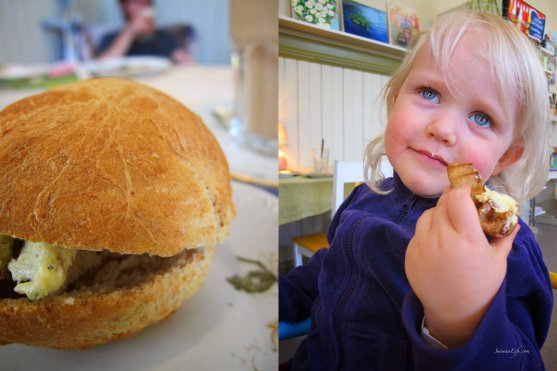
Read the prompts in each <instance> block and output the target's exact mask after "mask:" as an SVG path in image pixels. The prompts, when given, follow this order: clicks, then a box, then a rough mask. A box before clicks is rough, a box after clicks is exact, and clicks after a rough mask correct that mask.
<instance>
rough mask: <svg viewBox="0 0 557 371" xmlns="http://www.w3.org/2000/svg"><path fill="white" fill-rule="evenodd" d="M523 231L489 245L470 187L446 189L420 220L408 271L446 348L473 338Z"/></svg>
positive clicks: (433, 332)
mask: <svg viewBox="0 0 557 371" xmlns="http://www.w3.org/2000/svg"><path fill="white" fill-rule="evenodd" d="M519 228H520V227H519V226H517V227H516V228H515V229H514V231H513V233H511V234H510V235H508V236H506V237H504V238H498V239H494V240H493V241H492V243H491V244H490V243H489V242H488V241H487V238H486V237H485V235H484V232H483V231H482V228H481V226H480V222H479V218H478V213H477V211H476V208H475V206H474V202H473V201H472V199H471V198H470V188H468V187H459V188H457V189H450V190H447V191H446V192H445V193H444V194H443V195H442V196H441V198H440V199H439V202H438V203H437V206H436V207H434V208H433V209H430V210H427V211H426V212H425V213H424V214H423V215H422V216H421V217H420V219H419V220H418V223H417V225H416V234H415V236H414V238H412V240H411V241H410V243H409V245H408V249H407V251H406V261H405V269H406V275H407V277H408V281H409V282H410V285H411V286H412V289H413V290H414V292H415V293H416V295H417V296H418V298H419V299H420V301H421V302H422V305H423V306H424V313H425V318H426V324H427V327H428V329H429V331H430V333H431V335H432V336H433V337H435V338H436V339H437V340H439V341H441V342H442V343H444V344H445V345H446V346H448V347H451V346H456V345H461V344H464V343H465V342H466V341H468V340H469V339H470V338H471V337H472V335H473V334H474V331H475V329H476V327H477V325H478V323H479V322H480V320H481V319H482V317H483V315H484V313H485V312H486V310H487V308H488V307H489V305H490V303H491V301H492V299H493V297H494V296H495V294H496V293H497V291H498V290H499V288H500V287H501V284H502V282H503V279H504V278H505V274H506V271H507V256H508V255H509V252H510V250H511V248H512V242H513V240H514V237H515V236H516V233H517V232H518V230H519Z"/></svg>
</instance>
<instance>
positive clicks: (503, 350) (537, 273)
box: [279, 11, 553, 371]
mask: <svg viewBox="0 0 557 371" xmlns="http://www.w3.org/2000/svg"><path fill="white" fill-rule="evenodd" d="M386 100H387V108H388V122H387V127H386V131H385V134H384V136H382V137H381V138H378V139H376V140H374V141H373V142H371V143H370V145H369V146H368V149H367V153H366V159H367V165H366V175H369V174H371V175H372V176H371V179H368V184H367V185H361V186H359V187H357V188H356V189H355V190H354V191H353V192H352V194H351V195H350V196H349V197H348V199H347V200H346V201H345V202H344V203H343V205H342V206H341V208H340V209H339V210H338V212H337V213H336V215H335V216H334V218H333V221H332V223H331V226H330V228H329V232H328V239H329V241H330V248H329V249H327V250H325V249H323V250H320V251H319V252H318V253H317V254H315V255H314V256H313V257H312V258H311V259H310V261H309V263H308V264H307V265H305V266H302V267H299V268H296V269H294V270H293V271H291V272H290V273H289V274H288V275H287V276H280V279H279V285H280V286H279V288H280V291H279V295H280V296H279V303H280V305H279V308H280V309H279V311H280V314H279V316H280V320H281V321H286V322H297V321H300V320H303V319H305V318H307V317H309V316H311V319H312V326H311V330H310V332H309V334H308V337H307V338H306V339H305V340H304V341H303V342H302V344H301V345H300V347H299V348H298V350H297V353H296V355H295V356H294V358H293V359H292V360H291V361H290V363H289V368H290V369H291V370H412V369H415V370H456V369H459V370H484V369H485V370H492V371H494V370H539V369H543V368H544V366H543V362H542V359H541V356H540V352H539V350H540V348H541V346H542V345H543V342H544V340H545V338H546V335H547V332H548V328H549V323H550V317H551V310H552V305H553V293H552V289H551V285H550V281H549V276H548V271H547V268H546V267H545V265H544V262H543V258H542V254H541V251H540V248H539V246H538V244H537V242H536V240H535V238H534V235H533V234H532V231H531V230H530V229H529V227H528V225H526V224H525V223H524V222H523V221H522V220H520V221H519V225H517V227H516V228H515V229H514V231H513V233H512V234H510V235H509V236H507V237H504V238H494V239H491V238H486V236H485V234H484V233H483V231H482V229H481V226H480V224H479V218H478V215H477V211H476V208H475V206H474V204H473V201H472V199H471V197H470V189H469V188H467V187H460V188H457V189H450V188H449V180H448V177H447V174H446V166H447V164H449V163H453V162H461V163H468V162H470V163H472V165H473V166H474V167H475V168H476V169H477V170H478V171H479V173H480V174H481V176H482V177H483V179H489V184H490V186H491V187H492V188H493V187H495V188H497V189H498V190H500V191H503V192H506V193H509V194H510V195H511V196H513V197H514V198H515V199H516V200H517V202H518V204H519V205H522V204H524V203H525V202H526V200H527V199H528V198H530V197H533V196H534V195H535V194H537V193H538V192H539V191H540V190H541V188H542V187H543V185H544V184H545V181H546V179H547V171H548V170H547V154H546V148H547V147H546V137H547V128H548V99H547V85H546V80H545V76H544V72H543V68H542V66H541V63H540V59H539V57H538V55H537V52H536V50H535V48H534V47H533V45H532V44H531V42H530V41H529V40H528V39H527V38H526V37H525V36H524V35H522V34H521V33H520V32H519V31H517V30H516V29H515V28H513V27H512V26H511V25H510V24H508V23H507V22H506V21H505V20H503V19H502V18H501V17H497V16H492V15H488V14H482V13H474V12H471V11H458V12H452V13H448V14H445V15H442V16H440V17H438V18H437V19H436V21H435V22H434V24H433V25H432V27H431V29H430V30H429V31H428V32H426V33H424V34H422V35H421V37H420V38H419V39H418V40H417V42H416V44H415V45H414V47H413V48H412V50H411V51H410V53H409V54H408V55H407V56H406V58H405V60H404V61H403V63H402V65H401V67H400V68H399V70H398V71H397V72H396V73H395V74H394V75H393V77H392V78H391V79H390V81H389V83H388V85H387V87H386ZM385 152H386V154H387V157H388V158H389V161H390V162H391V164H392V166H393V168H394V177H393V178H389V179H382V178H381V177H380V176H379V175H377V174H378V171H377V169H378V168H379V160H380V155H381V154H383V153H385ZM372 169H373V171H371V170H372Z"/></svg>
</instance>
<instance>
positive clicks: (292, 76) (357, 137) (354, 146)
mask: <svg viewBox="0 0 557 371" xmlns="http://www.w3.org/2000/svg"><path fill="white" fill-rule="evenodd" d="M387 79H388V77H386V76H382V75H376V74H371V73H366V72H361V71H355V70H350V69H344V68H340V67H333V66H328V65H321V64H316V63H310V62H305V61H298V60H294V59H289V58H280V61H279V120H280V121H281V122H282V123H283V125H284V128H285V131H286V137H287V143H286V145H285V148H284V152H285V154H286V157H287V159H288V167H289V169H300V168H311V167H312V166H313V164H312V157H311V152H312V149H314V148H316V149H318V148H320V146H321V139H324V142H325V147H326V148H329V149H330V151H331V156H330V164H331V166H332V164H333V162H334V161H335V160H346V161H360V160H362V159H363V154H364V150H365V146H366V145H367V143H368V142H369V141H370V140H371V139H373V138H374V137H376V136H377V135H378V134H380V133H381V132H382V131H383V128H384V123H385V117H386V110H385V108H384V102H383V100H382V90H383V87H384V85H385V83H386V82H387Z"/></svg>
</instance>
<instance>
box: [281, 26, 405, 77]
mask: <svg viewBox="0 0 557 371" xmlns="http://www.w3.org/2000/svg"><path fill="white" fill-rule="evenodd" d="M405 53H406V49H404V48H401V47H398V46H394V45H390V44H386V43H383V42H379V41H375V40H371V39H366V38H364V37H360V36H356V35H351V34H348V33H345V32H340V31H335V30H329V29H325V28H321V27H317V26H314V25H312V24H310V23H305V22H301V21H297V20H294V19H292V18H289V17H284V16H280V17H279V56H281V57H286V58H292V59H300V60H305V61H309V62H314V63H320V64H328V65H332V66H337V67H343V68H350V69H355V70H360V71H365V72H372V73H376V74H381V75H390V74H392V73H393V72H394V71H395V70H396V69H397V68H398V66H399V65H400V63H401V62H402V59H403V57H404V55H405Z"/></svg>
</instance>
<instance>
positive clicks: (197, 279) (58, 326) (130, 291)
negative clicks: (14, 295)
mask: <svg viewBox="0 0 557 371" xmlns="http://www.w3.org/2000/svg"><path fill="white" fill-rule="evenodd" d="M213 250H214V249H213V248H212V247H206V248H203V249H199V250H184V251H183V252H182V253H181V254H179V255H177V256H175V257H171V258H157V257H147V256H141V257H140V258H137V259H136V260H137V261H132V262H131V263H128V262H127V260H133V259H134V258H136V257H138V256H134V255H131V256H128V257H126V258H124V259H123V260H122V261H115V262H114V264H111V265H109V266H107V267H105V268H104V270H110V271H109V272H102V271H101V272H99V273H100V274H97V275H96V277H95V279H94V280H93V282H82V283H78V286H79V285H83V286H82V287H80V288H77V289H74V290H69V291H67V292H64V293H62V294H60V295H55V296H49V297H47V298H44V299H41V300H37V301H29V300H27V298H18V299H2V300H0V345H2V344H9V343H23V344H28V345H36V346H43V347H51V348H63V349H85V348H88V347H92V346H95V345H99V344H103V343H107V342H109V341H112V340H117V339H122V338H126V337H128V336H131V335H133V334H135V333H137V332H139V331H141V330H142V329H143V328H144V327H146V326H148V325H151V324H153V323H156V322H158V321H160V320H162V319H165V318H167V317H169V316H170V315H171V314H173V313H174V311H175V310H176V309H177V308H178V307H179V306H180V305H181V304H182V303H184V302H185V301H186V300H187V299H189V298H190V297H191V296H192V295H193V294H194V293H195V292H196V291H197V289H198V288H199V287H200V286H201V285H202V283H203V281H204V280H205V277H206V276H207V273H208V271H209V265H210V263H211V261H212V258H213ZM146 258H148V259H152V260H150V261H147V260H146ZM153 260H155V261H153ZM107 276H109V277H110V279H109V280H107V279H106V277H107ZM84 281H87V280H86V279H84ZM184 336H187V334H184Z"/></svg>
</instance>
